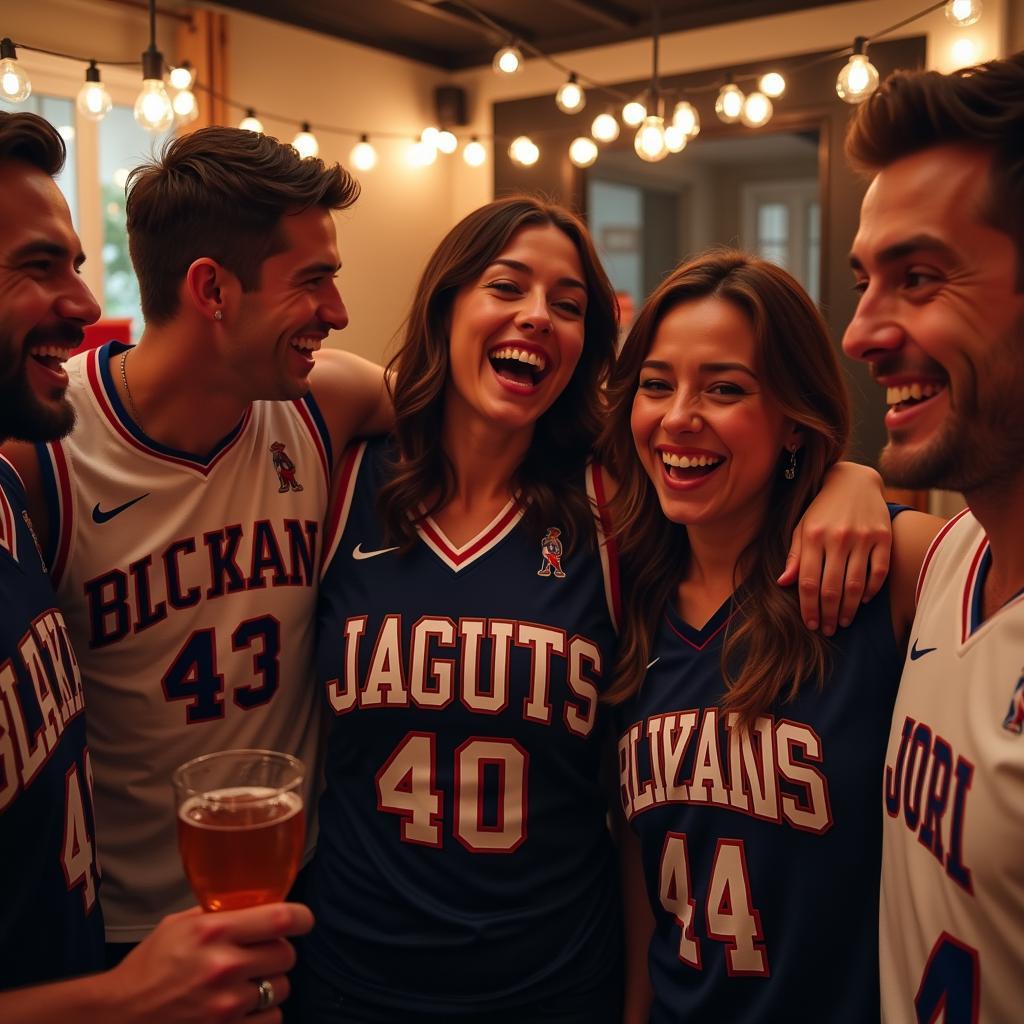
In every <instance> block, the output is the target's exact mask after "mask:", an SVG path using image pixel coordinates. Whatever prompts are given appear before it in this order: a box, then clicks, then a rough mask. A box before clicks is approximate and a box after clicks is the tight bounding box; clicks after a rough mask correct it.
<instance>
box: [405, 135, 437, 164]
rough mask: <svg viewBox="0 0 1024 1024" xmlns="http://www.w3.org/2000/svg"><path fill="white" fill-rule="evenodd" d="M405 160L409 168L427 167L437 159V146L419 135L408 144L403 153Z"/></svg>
mask: <svg viewBox="0 0 1024 1024" xmlns="http://www.w3.org/2000/svg"><path fill="white" fill-rule="evenodd" d="M405 159H406V162H407V163H408V164H409V166H410V167H416V168H420V167H429V166H430V165H431V164H432V163H433V162H434V161H435V160H436V159H437V146H435V145H433V144H431V143H430V142H429V141H428V140H427V139H424V138H423V136H422V135H421V136H420V137H419V138H418V139H413V141H412V142H411V143H410V144H409V146H408V148H407V149H406V151H405Z"/></svg>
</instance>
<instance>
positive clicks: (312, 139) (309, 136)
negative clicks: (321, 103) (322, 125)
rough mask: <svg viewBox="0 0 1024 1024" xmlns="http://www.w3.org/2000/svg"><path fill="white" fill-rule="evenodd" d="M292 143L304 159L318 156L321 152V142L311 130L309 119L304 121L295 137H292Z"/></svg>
mask: <svg viewBox="0 0 1024 1024" xmlns="http://www.w3.org/2000/svg"><path fill="white" fill-rule="evenodd" d="M292 145H293V146H294V147H295V151H296V152H297V153H298V154H299V156H301V157H302V159H303V160H305V159H307V158H308V157H314V156H318V155H319V153H320V143H319V142H317V140H316V136H315V135H314V134H313V132H312V131H310V127H309V122H308V121H303V122H302V127H301V128H300V129H299V131H298V133H297V134H296V136H295V138H294V139H292Z"/></svg>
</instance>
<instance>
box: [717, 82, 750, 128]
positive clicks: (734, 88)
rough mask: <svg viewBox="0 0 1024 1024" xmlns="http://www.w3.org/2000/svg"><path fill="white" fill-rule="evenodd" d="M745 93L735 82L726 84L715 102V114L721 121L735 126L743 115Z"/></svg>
mask: <svg viewBox="0 0 1024 1024" xmlns="http://www.w3.org/2000/svg"><path fill="white" fill-rule="evenodd" d="M743 100H744V96H743V91H742V90H741V89H740V87H739V86H738V85H735V84H734V83H733V82H726V83H725V85H723V86H722V88H721V89H720V90H719V92H718V99H717V100H715V113H716V114H717V115H718V119H719V120H720V121H724V122H725V123H726V124H735V123H736V122H737V121H738V120H739V119H740V114H742V113H743Z"/></svg>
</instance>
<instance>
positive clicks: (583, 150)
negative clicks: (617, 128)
mask: <svg viewBox="0 0 1024 1024" xmlns="http://www.w3.org/2000/svg"><path fill="white" fill-rule="evenodd" d="M569 159H570V160H571V161H572V162H573V163H574V164H575V165H576V166H577V167H589V166H590V165H591V164H592V163H593V162H594V161H595V160H596V159H597V143H596V142H595V141H594V140H593V139H591V138H588V137H587V136H586V135H581V136H579V138H576V139H573V140H572V142H571V143H569Z"/></svg>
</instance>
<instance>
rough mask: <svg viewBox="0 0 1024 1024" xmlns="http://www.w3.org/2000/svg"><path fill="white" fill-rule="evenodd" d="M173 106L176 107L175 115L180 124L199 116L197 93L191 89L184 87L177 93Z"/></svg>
mask: <svg viewBox="0 0 1024 1024" xmlns="http://www.w3.org/2000/svg"><path fill="white" fill-rule="evenodd" d="M171 106H172V107H174V116H175V117H176V118H177V119H178V123H179V124H188V123H189V121H194V120H195V119H196V118H197V117H198V116H199V104H198V103H196V94H195V93H194V92H192V90H191V89H182V90H181V92H179V93H177V94H176V95H175V97H174V100H173V101H172V103H171Z"/></svg>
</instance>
